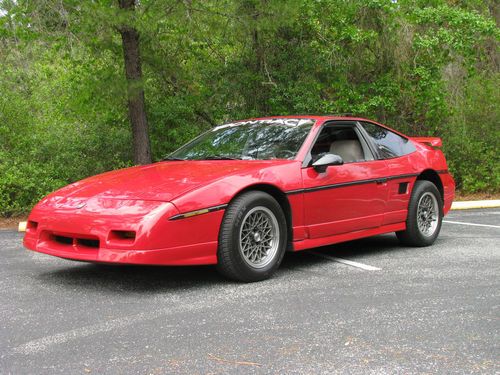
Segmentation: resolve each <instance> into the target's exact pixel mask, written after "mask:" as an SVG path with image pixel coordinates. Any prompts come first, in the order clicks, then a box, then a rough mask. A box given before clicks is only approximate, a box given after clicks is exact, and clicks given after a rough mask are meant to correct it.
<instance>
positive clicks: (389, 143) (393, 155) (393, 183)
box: [360, 121, 417, 225]
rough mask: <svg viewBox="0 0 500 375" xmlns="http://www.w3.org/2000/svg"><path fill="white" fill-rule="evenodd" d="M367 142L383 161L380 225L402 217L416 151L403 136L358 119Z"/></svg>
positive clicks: (409, 192) (401, 220) (413, 174)
mask: <svg viewBox="0 0 500 375" xmlns="http://www.w3.org/2000/svg"><path fill="white" fill-rule="evenodd" d="M360 125H361V126H362V128H363V131H364V133H365V134H366V136H367V137H368V139H369V141H371V143H372V144H373V145H374V147H376V149H377V151H376V152H377V153H378V158H379V159H383V160H385V163H386V164H387V175H386V176H387V177H388V180H387V181H388V182H387V188H388V197H387V207H386V213H385V215H384V219H383V221H382V224H383V225H389V224H394V223H400V222H403V221H405V220H406V216H407V213H408V204H409V202H410V195H411V191H412V188H413V184H414V182H415V179H416V176H417V173H416V172H417V167H416V164H415V160H413V159H412V154H413V153H414V152H415V151H416V149H415V146H414V145H413V143H412V142H411V141H410V140H409V139H408V138H406V137H404V136H402V135H400V134H396V133H395V132H393V131H391V130H389V129H387V128H384V127H382V126H380V125H378V124H374V123H372V122H368V121H362V122H360Z"/></svg>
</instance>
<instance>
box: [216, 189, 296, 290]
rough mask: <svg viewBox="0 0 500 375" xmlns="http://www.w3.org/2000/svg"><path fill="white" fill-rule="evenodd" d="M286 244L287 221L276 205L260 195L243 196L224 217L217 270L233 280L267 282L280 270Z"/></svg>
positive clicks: (272, 199)
mask: <svg viewBox="0 0 500 375" xmlns="http://www.w3.org/2000/svg"><path fill="white" fill-rule="evenodd" d="M286 241H287V225H286V219H285V215H284V214H283V211H282V209H281V207H280V205H279V204H278V202H276V200H275V199H274V198H273V197H271V196H270V195H269V194H267V193H264V192H261V191H250V192H247V193H244V194H242V195H240V196H239V197H237V198H235V199H234V200H233V201H232V202H231V203H230V204H229V206H228V208H227V209H226V212H225V214H224V218H223V220H222V224H221V228H220V233H219V248H218V251H217V258H218V263H217V268H218V270H219V272H221V273H222V274H223V275H224V276H226V277H229V278H231V279H233V280H238V281H244V282H252V281H259V280H264V279H267V278H269V277H271V275H272V274H273V273H274V272H275V271H276V269H277V268H278V267H279V265H280V263H281V260H282V259H283V255H284V253H285V249H286V245H287V244H286Z"/></svg>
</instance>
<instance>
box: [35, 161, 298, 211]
mask: <svg viewBox="0 0 500 375" xmlns="http://www.w3.org/2000/svg"><path fill="white" fill-rule="evenodd" d="M287 162H292V161H291V160H286V161H285V160H265V161H263V160H235V161H233V160H227V161H226V160H216V161H169V162H160V163H155V164H150V165H145V166H137V167H132V168H126V169H121V170H117V171H112V172H107V173H104V174H100V175H97V176H93V177H90V178H87V179H84V180H81V181H78V182H75V183H74V184H71V185H68V186H66V187H64V188H62V189H60V190H58V191H56V192H54V193H52V194H51V195H50V196H49V197H48V199H47V200H48V201H52V202H59V203H63V202H62V201H61V200H63V201H73V202H76V201H81V199H88V198H93V197H97V198H114V199H141V200H152V201H163V202H168V201H171V200H172V199H174V198H176V197H178V196H180V195H182V194H184V193H186V192H188V191H190V190H193V189H196V188H197V187H199V186H201V185H205V184H207V183H210V182H212V181H214V180H217V179H220V178H223V177H226V176H229V175H232V174H237V173H241V172H244V173H248V172H251V171H253V170H256V169H260V168H262V167H266V166H271V165H273V164H277V163H278V164H282V163H287ZM47 200H45V199H44V201H46V203H48V202H47ZM68 208H69V207H68Z"/></svg>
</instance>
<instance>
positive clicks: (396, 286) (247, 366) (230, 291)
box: [0, 209, 500, 374]
mask: <svg viewBox="0 0 500 375" xmlns="http://www.w3.org/2000/svg"><path fill="white" fill-rule="evenodd" d="M445 220H446V221H447V222H445V223H444V224H443V228H442V231H441V235H440V237H439V239H438V240H437V241H436V243H435V244H434V246H431V247H426V248H409V247H402V246H400V245H399V243H398V241H397V239H396V236H395V235H393V234H390V235H383V236H377V237H373V238H369V239H364V240H360V241H353V242H348V243H345V244H339V245H335V246H329V247H324V248H320V249H316V250H314V251H312V252H311V251H304V252H300V253H290V254H287V255H286V256H285V259H284V261H283V264H282V267H281V269H280V270H279V272H278V273H277V274H276V276H275V277H274V278H273V279H271V280H267V281H264V282H260V283H254V284H238V283H234V282H229V281H226V280H224V279H223V278H221V277H220V276H219V275H218V274H217V273H216V271H215V269H214V268H213V267H132V266H104V265H93V264H86V263H78V262H71V261H67V260H62V259H58V258H54V257H50V256H46V255H42V254H38V253H35V252H31V251H28V250H25V249H23V247H22V245H21V240H22V235H21V234H19V233H16V232H14V231H5V230H4V231H0V374H59V373H64V374H165V373H169V374H177V373H180V374H224V373H244V374H245V373H250V374H253V373H256V374H261V373H263V374H267V373H271V374H278V373H279V374H284V373H286V374H294V373H296V374H333V373H340V374H344V373H346V374H421V373H426V374H427V373H432V374H444V373H446V374H450V373H456V374H470V373H478V374H479V373H481V374H495V373H496V374H498V373H500V345H499V344H500V335H499V333H500V283H499V281H500V280H499V275H500V272H499V271H500V241H499V240H500V209H487V210H467V211H453V212H452V213H451V214H450V215H449V216H447V217H446V218H445ZM463 223H467V224H463ZM470 224H473V225H470ZM346 260H347V261H348V262H345V261H346Z"/></svg>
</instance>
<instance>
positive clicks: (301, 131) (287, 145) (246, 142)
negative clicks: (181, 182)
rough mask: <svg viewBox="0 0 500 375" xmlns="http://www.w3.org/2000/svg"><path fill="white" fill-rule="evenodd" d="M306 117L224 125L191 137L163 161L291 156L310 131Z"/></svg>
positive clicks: (285, 157) (265, 158)
mask: <svg viewBox="0 0 500 375" xmlns="http://www.w3.org/2000/svg"><path fill="white" fill-rule="evenodd" d="M313 123H314V121H313V120H310V119H272V120H253V121H243V122H237V123H231V124H225V125H221V126H218V127H216V128H214V129H213V130H211V131H209V132H206V133H204V134H202V135H201V136H199V137H198V138H195V139H194V140H193V141H191V142H190V143H188V144H186V145H184V146H182V147H181V148H180V149H178V150H177V151H175V152H173V153H172V154H171V155H169V156H168V157H167V158H165V160H233V159H237V160H255V159H258V160H269V159H293V158H294V157H295V155H296V154H297V152H298V151H299V149H300V146H301V145H302V143H303V142H304V140H305V138H306V136H307V134H308V133H309V131H310V130H311V127H312V125H313Z"/></svg>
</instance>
